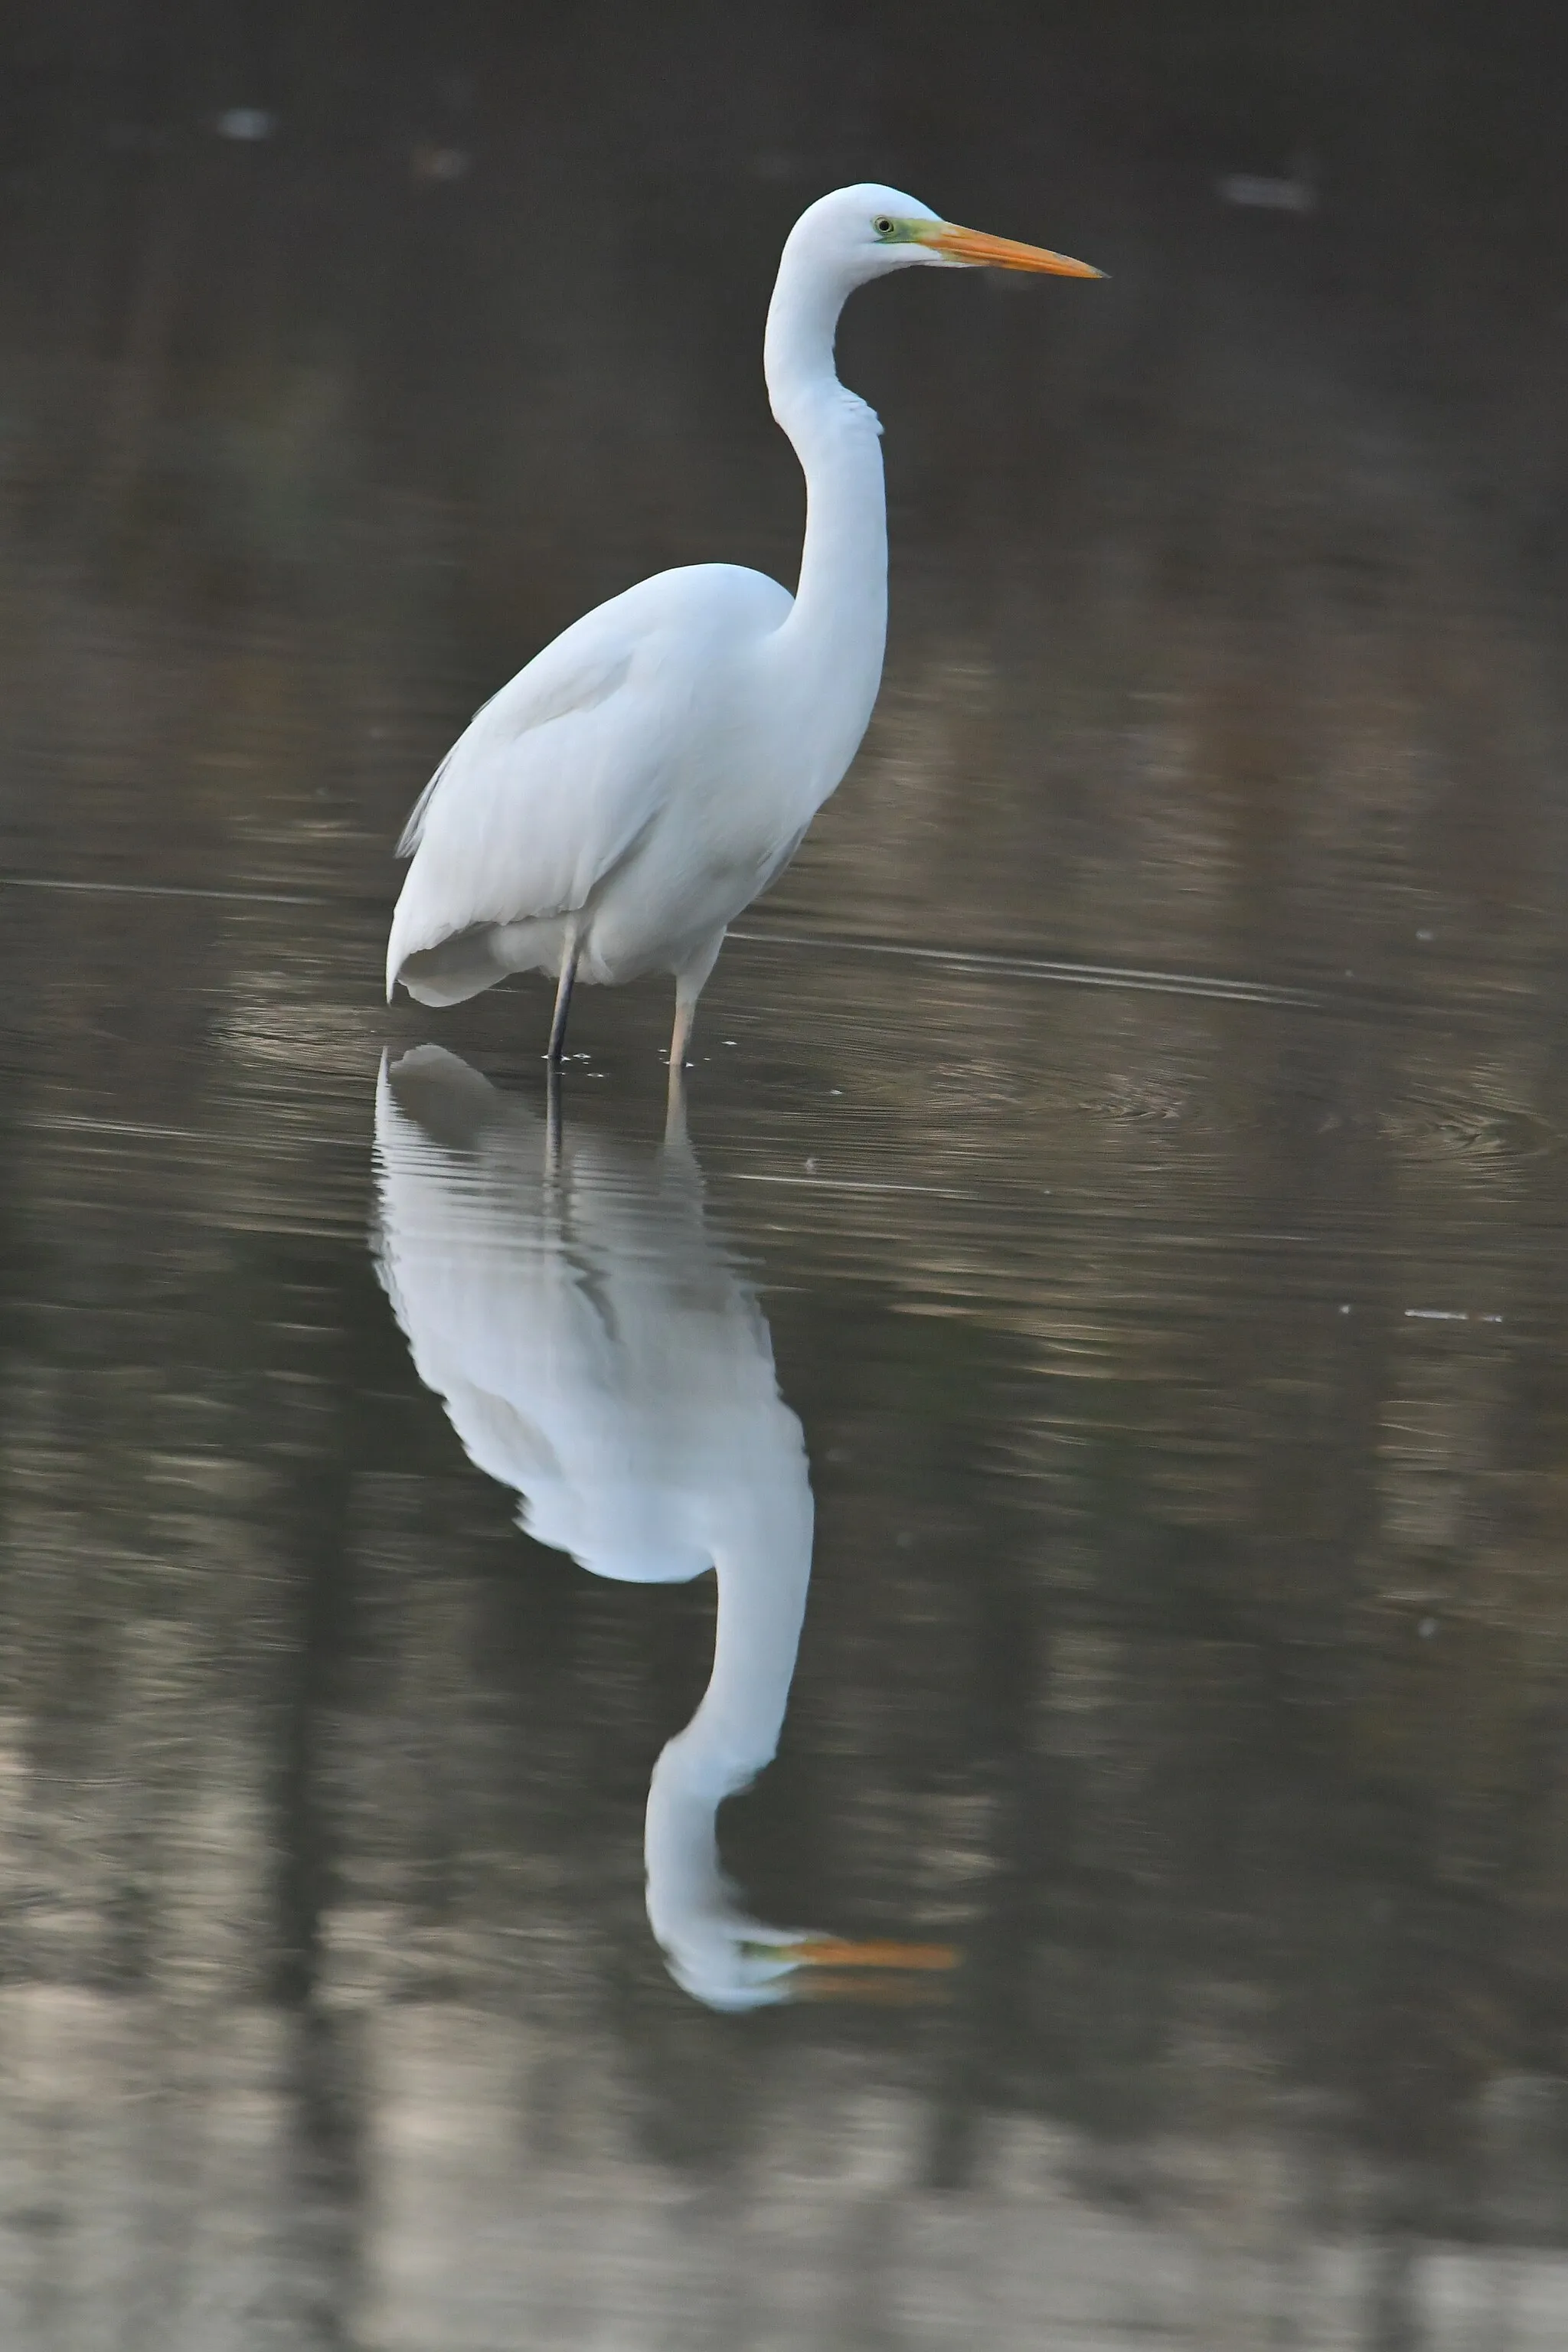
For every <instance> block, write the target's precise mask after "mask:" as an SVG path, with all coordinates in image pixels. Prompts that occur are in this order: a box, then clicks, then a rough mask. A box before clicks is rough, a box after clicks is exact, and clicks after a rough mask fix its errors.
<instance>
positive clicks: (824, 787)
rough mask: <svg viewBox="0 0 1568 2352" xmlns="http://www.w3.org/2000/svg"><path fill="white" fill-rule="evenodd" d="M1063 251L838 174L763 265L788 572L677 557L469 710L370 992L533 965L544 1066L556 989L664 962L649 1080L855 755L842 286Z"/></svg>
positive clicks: (874, 444) (873, 550) (871, 444)
mask: <svg viewBox="0 0 1568 2352" xmlns="http://www.w3.org/2000/svg"><path fill="white" fill-rule="evenodd" d="M981 261H994V262H997V263H1000V264H1001V265H1002V266H1004V267H1007V268H1025V269H1037V270H1051V271H1055V272H1057V273H1058V274H1064V275H1069V276H1078V277H1095V276H1098V275H1099V272H1098V271H1094V270H1090V269H1089V268H1086V267H1085V266H1084V265H1083V264H1082V263H1080V262H1070V261H1067V260H1065V259H1063V258H1062V257H1061V256H1059V255H1056V254H1049V253H1046V252H1043V251H1042V250H1040V249H1039V248H1037V247H1032V246H1019V245H1012V244H1009V243H1007V242H1006V241H1005V240H1003V239H1001V238H995V237H987V236H981V235H980V234H979V233H977V232H975V231H973V230H968V229H960V228H956V227H953V226H952V225H951V224H949V223H946V222H943V221H942V220H940V219H939V218H938V216H937V215H935V214H934V213H932V212H931V211H930V209H929V208H928V207H927V206H925V205H920V204H917V203H916V202H915V201H914V199H913V198H912V197H910V196H905V195H900V194H899V193H898V192H897V191H896V190H895V189H891V188H884V187H879V186H874V185H864V186H860V187H854V188H841V189H839V190H838V191H837V193H836V194H833V195H829V196H824V197H823V198H821V200H820V201H819V202H818V203H816V204H815V205H812V206H811V207H810V209H809V210H808V211H807V212H805V214H803V215H802V216H801V218H800V219H799V220H798V221H797V222H796V223H795V227H794V229H793V230H792V231H791V233H790V236H789V238H788V240H787V242H786V244H785V246H784V255H783V258H782V260H781V262H780V265H779V275H778V281H777V284H776V286H775V288H774V290H773V301H772V304H771V306H770V308H769V312H768V327H767V338H766V348H765V362H766V374H767V383H768V392H769V396H770V398H771V400H772V403H773V414H774V415H775V417H776V418H777V419H778V422H779V424H780V425H782V426H783V428H784V431H785V433H787V434H788V436H789V437H790V440H791V441H792V443H793V444H794V446H795V450H796V453H797V454H798V456H799V457H800V460H801V464H802V467H803V468H804V471H805V478H806V491H807V509H806V530H805V547H804V550H803V553H802V558H801V571H800V580H799V583H798V586H797V588H796V592H795V595H794V596H793V597H792V596H791V595H790V594H789V593H788V592H787V591H786V590H785V589H784V588H782V587H780V586H779V584H778V583H777V582H776V581H773V580H770V579H768V578H766V577H765V576H764V575H763V573H761V572H749V571H746V570H743V569H742V568H740V567H739V566H736V565H733V564H719V563H713V564H698V565H694V566H692V567H690V568H689V569H686V570H682V571H677V572H660V573H658V575H657V576H656V577H655V578H654V579H651V580H646V581H644V582H642V583H640V584H639V585H638V586H637V587H635V588H631V589H628V590H627V591H626V593H625V594H624V595H620V596H616V597H613V598H612V599H611V600H610V602H609V603H608V604H601V605H600V606H599V607H598V608H597V610H596V611H595V612H592V613H589V614H586V615H585V616H584V618H583V619H582V620H580V621H577V622H574V624H573V625H572V626H571V627H570V628H569V629H567V630H565V631H564V632H563V635H561V636H559V637H557V638H556V639H555V641H554V643H553V644H552V645H550V646H546V647H545V649H544V651H543V652H542V653H541V654H539V655H537V656H535V658H534V659H533V660H532V661H531V662H530V663H529V665H528V667H527V668H526V669H523V670H521V671H520V673H519V674H518V676H517V677H514V678H513V679H512V681H511V683H510V685H509V686H505V687H503V688H501V690H500V693H499V694H498V695H496V696H495V697H494V698H493V699H492V700H491V701H489V702H488V703H486V704H485V706H484V708H483V709H481V710H480V711H479V712H478V714H477V715H476V716H475V718H474V719H473V720H472V722H471V723H470V725H469V726H468V729H467V730H466V732H465V733H464V734H463V735H461V736H460V737H459V738H458V741H457V742H456V743H455V744H454V745H453V747H452V750H451V751H449V752H448V753H447V757H446V759H445V760H444V761H442V763H441V765H440V767H439V768H438V769H437V772H436V774H435V775H434V776H433V777H432V778H431V780H430V782H429V784H428V785H427V786H426V790H425V793H424V794H423V795H422V797H421V799H420V801H419V803H418V804H417V805H416V808H415V811H414V814H413V815H412V817H411V818H410V820H409V823H408V826H407V828H406V831H405V835H404V838H403V842H402V844H401V845H400V848H401V850H402V851H403V852H404V853H405V854H407V853H412V856H413V863H412V865H411V866H410V868H409V872H408V876H407V878H406V880H405V884H404V887H403V891H402V894H401V896H400V897H399V899H398V902H397V908H396V911H395V915H394V918H393V923H392V934H391V938H390V940H389V941H388V944H387V961H386V987H387V995H388V997H389V998H390V997H391V995H392V992H393V990H394V989H395V986H396V984H397V982H399V981H401V982H403V984H404V986H405V988H406V989H407V990H408V992H409V993H410V994H411V995H412V996H414V997H416V999H417V1000H418V1001H419V1002H420V1003H424V1004H431V1005H447V1004H456V1003H460V1002H461V1001H462V1000H463V999H464V998H465V997H468V996H473V995H476V994H477V993H478V992H479V991H480V990H481V989H486V988H489V987H492V986H493V985H494V984H495V982H497V981H500V980H503V979H505V977H506V976H507V974H508V973H509V972H513V971H546V972H551V973H553V974H555V975H556V977H557V981H558V988H557V996H556V1013H555V1020H554V1023H553V1024H552V1033H551V1043H550V1058H551V1061H552V1064H554V1063H558V1062H559V1060H560V1055H561V1049H562V1045H563V1038H564V1034H565V1024H566V1015H567V1011H568V1008H569V1006H570V1003H571V995H572V988H573V984H574V980H575V979H576V978H578V977H581V978H582V979H584V980H586V981H595V982H620V981H626V980H633V979H636V978H637V977H639V976H640V975H641V974H643V973H645V972H648V971H669V972H673V973H674V975H675V981H676V1021H675V1031H674V1035H673V1038H672V1041H671V1047H670V1066H671V1081H672V1085H673V1083H674V1081H675V1075H676V1073H677V1072H678V1071H679V1068H680V1066H681V1064H682V1061H683V1058H684V1053H685V1047H686V1044H687V1041H688V1038H689V1032H690V1025H691V1019H692V1014H693V1013H694V1011H695V1007H696V1003H697V998H698V995H699V993H700V991H701V988H702V985H703V982H705V981H706V979H707V977H708V974H709V972H710V971H711V970H712V967H713V962H714V959H715V958H716V957H717V955H718V953H719V950H720V947H721V944H722V941H723V938H724V932H725V929H726V927H727V925H728V924H730V923H731V921H732V920H733V919H734V918H735V916H736V915H738V914H739V913H740V912H741V910H742V908H744V907H746V906H749V905H750V903H751V901H752V899H753V898H756V897H757V895H758V894H759V892H761V891H763V890H765V889H766V888H767V887H768V885H769V884H770V883H771V882H772V881H773V879H774V877H776V876H777V875H778V874H779V873H780V872H782V870H783V868H784V866H786V865H787V864H788V862H789V860H790V858H791V857H792V856H793V855H794V853H795V848H796V846H797V845H798V844H799V842H800V840H801V837H802V835H804V833H805V829H806V827H807V826H808V825H809V824H810V823H811V820H812V818H813V816H814V815H815V814H816V811H817V810H818V809H819V808H820V807H821V805H822V803H823V802H824V801H825V800H826V798H827V797H828V795H829V793H832V792H833V791H834V789H835V788H836V786H837V783H838V782H839V780H840V778H841V777H842V776H843V774H844V772H845V771H846V769H847V767H848V765H849V762H850V761H851V760H852V759H853V758H854V756H855V752H856V750H857V748H858V745H859V742H860V739H861V737H862V735H863V734H864V732H865V730H866V724H867V721H868V719H869V718H870V715H871V709H872V706H873V704H874V702H875V700H876V697H877V688H878V686H879V681H880V677H881V669H882V653H883V645H884V640H885V636H886V627H887V570H888V562H887V526H886V512H885V501H884V497H883V487H882V463H881V452H880V448H879V431H880V427H879V425H878V422H877V419H876V417H875V416H874V415H872V413H871V411H870V410H869V409H868V407H867V406H866V405H865V403H864V402H863V401H860V400H858V399H857V398H856V396H855V395H854V394H853V393H850V392H847V391H846V390H845V388H844V386H843V385H842V384H841V383H839V381H838V378H837V374H836V373H835V371H834V364H833V342H834V332H835V329H836V326H837V319H838V313H839V311H840V310H841V309H842V307H843V304H844V302H845V300H846V299H847V296H848V295H849V294H850V292H852V290H853V289H855V288H856V287H857V286H858V285H861V284H863V283H864V282H865V281H866V280H867V279H868V278H876V277H880V276H882V275H884V274H885V273H887V272H888V271H889V270H893V269H899V268H907V267H909V266H910V265H911V264H915V263H925V264H939V265H942V266H944V267H952V266H954V265H959V266H962V265H965V264H969V263H973V262H981Z"/></svg>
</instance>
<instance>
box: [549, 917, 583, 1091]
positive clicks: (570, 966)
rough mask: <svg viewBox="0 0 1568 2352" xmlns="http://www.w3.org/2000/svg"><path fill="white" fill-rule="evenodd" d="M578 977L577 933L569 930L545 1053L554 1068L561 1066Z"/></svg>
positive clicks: (562, 952)
mask: <svg viewBox="0 0 1568 2352" xmlns="http://www.w3.org/2000/svg"><path fill="white" fill-rule="evenodd" d="M576 977H577V934H576V932H575V931H568V932H567V934H566V944H565V946H564V947H563V949H562V950H561V978H560V980H559V982H557V983H556V989H555V1018H554V1020H553V1021H552V1023H551V1024H550V1051H549V1052H548V1053H547V1054H546V1055H545V1057H544V1058H545V1060H546V1061H547V1062H548V1063H549V1065H550V1066H551V1068H552V1070H559V1068H560V1067H561V1053H562V1048H563V1046H564V1045H565V1043H566V1016H567V1014H568V1013H570V1012H571V1010H572V983H573V982H574V980H575V979H576Z"/></svg>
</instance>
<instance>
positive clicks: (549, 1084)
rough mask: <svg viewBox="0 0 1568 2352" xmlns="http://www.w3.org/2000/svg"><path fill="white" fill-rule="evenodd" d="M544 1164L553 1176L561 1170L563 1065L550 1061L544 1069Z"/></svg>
mask: <svg viewBox="0 0 1568 2352" xmlns="http://www.w3.org/2000/svg"><path fill="white" fill-rule="evenodd" d="M544 1165H545V1168H546V1171H548V1173H549V1174H550V1175H551V1176H552V1177H555V1176H558V1175H559V1174H560V1172H561V1065H560V1063H559V1062H550V1063H547V1064H546V1066H545V1071H544Z"/></svg>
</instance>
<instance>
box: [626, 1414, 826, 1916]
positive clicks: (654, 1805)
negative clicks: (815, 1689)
mask: <svg viewBox="0 0 1568 2352" xmlns="http://www.w3.org/2000/svg"><path fill="white" fill-rule="evenodd" d="M780 1411H781V1413H782V1412H783V1411H784V1408H783V1407H781V1408H780ZM792 1418H793V1416H792ZM797 1427H798V1425H797ZM789 1467H790V1472H791V1473H792V1474H793V1475H786V1477H784V1478H782V1479H779V1480H778V1481H777V1482H776V1483H774V1482H768V1483H762V1484H760V1487H759V1490H757V1491H755V1492H753V1494H752V1496H748V1497H747V1498H746V1500H745V1503H744V1505H743V1506H742V1516H743V1517H744V1518H745V1519H746V1520H748V1521H749V1522H750V1524H749V1525H741V1526H737V1525H735V1524H733V1523H731V1527H730V1528H729V1529H728V1530H727V1533H728V1534H729V1535H730V1537H731V1543H727V1544H726V1546H725V1548H724V1550H723V1552H722V1553H721V1557H720V1559H719V1564H718V1578H719V1617H718V1624H717V1627H716V1629H715V1633H714V1642H713V1672H712V1675H711V1676H710V1679H709V1684H708V1688H707V1690H706V1691H705V1692H704V1694H703V1697H702V1703H701V1705H700V1706H699V1708H698V1710H697V1712H696V1714H695V1715H694V1716H693V1717H692V1718H691V1720H690V1722H689V1724H688V1725H687V1727H686V1728H685V1730H684V1731H680V1732H677V1734H676V1736H675V1738H673V1739H671V1740H670V1741H669V1743H668V1746H667V1747H666V1748H665V1749H664V1751H663V1753H662V1754H661V1756H660V1757H659V1759H658V1763H657V1764H656V1765H655V1766H654V1770H653V1780H652V1782H651V1784H650V1786H649V1789H648V1797H647V1823H646V1828H645V1833H644V1854H645V1859H646V1862H647V1912H648V1920H649V1924H650V1925H651V1927H652V1928H653V1931H654V1934H655V1935H656V1936H657V1937H658V1940H659V1942H660V1943H661V1944H662V1945H663V1946H664V1947H665V1948H666V1949H667V1950H677V1949H679V1948H682V1947H683V1946H687V1945H689V1943H690V1941H691V1939H692V1937H694V1936H696V1937H698V1938H700V1937H701V1936H702V1933H703V1930H704V1927H717V1926H718V1925H719V1924H720V1923H721V1921H724V1920H727V1919H729V1918H731V1916H732V1915H733V1906H732V1903H731V1898H730V1896H729V1895H728V1894H727V1891H726V1889H725V1886H724V1882H723V1877H722V1874H721V1871H720V1868H719V1848H718V1836H717V1830H716V1822H715V1817H716V1815H717V1813H718V1811H719V1807H720V1806H721V1804H722V1802H723V1801H724V1799H725V1798H726V1797H730V1796H733V1795H734V1794H735V1793H736V1791H737V1790H741V1789H743V1788H745V1787H746V1786H747V1784H748V1782H750V1781H751V1780H754V1779H755V1777H756V1775H757V1774H758V1773H759V1772H760V1771H761V1770H762V1769H763V1765H764V1764H767V1763H769V1762H770V1761H771V1760H772V1758H773V1751H774V1749H775V1748H777V1746H778V1741H779V1732H780V1730H781V1728H782V1727H783V1724H784V1708H785V1706H787V1704H788V1701H789V1686H790V1681H791V1678H792V1676H793V1675H794V1673H795V1652H796V1650H797V1649H798V1648H799V1646H800V1629H801V1624H802V1622H803V1620H804V1618H805V1595H806V1588H807V1586H808V1584H809V1583H810V1580H811V1535H812V1501H811V1488H810V1485H809V1483H808V1480H807V1476H806V1469H805V1454H804V1452H802V1453H800V1454H799V1455H798V1457H797V1465H789ZM731 1544H732V1548H731Z"/></svg>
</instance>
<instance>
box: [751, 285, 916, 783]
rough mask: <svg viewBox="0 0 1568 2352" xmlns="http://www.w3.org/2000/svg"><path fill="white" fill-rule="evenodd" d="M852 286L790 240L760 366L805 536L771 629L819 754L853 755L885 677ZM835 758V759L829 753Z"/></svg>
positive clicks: (867, 422) (881, 586) (875, 509)
mask: <svg viewBox="0 0 1568 2352" xmlns="http://www.w3.org/2000/svg"><path fill="white" fill-rule="evenodd" d="M847 291H848V289H847V287H846V286H845V285H844V284H843V283H842V281H841V280H840V279H838V278H836V277H835V276H833V275H831V274H829V273H828V272H827V271H826V270H825V269H824V268H823V267H822V265H821V264H820V262H818V261H816V259H814V257H813V256H812V254H811V252H810V250H809V248H806V249H804V250H803V249H801V248H799V247H796V246H795V243H794V240H793V239H792V240H791V242H790V243H789V244H787V245H786V246H785V247H784V258H783V260H782V262H781V263H780V265H779V275H778V283H777V284H776V285H775V287H774V288H773V301H772V303H771V304H770V305H769V308H768V327H767V336H766V340H765V342H764V344H763V364H764V368H765V372H766V375H767V383H768V397H769V399H770V401H771V402H772V404H773V415H774V416H775V417H776V418H777V419H778V422H779V424H780V425H782V426H783V428H784V432H785V433H786V434H787V435H788V436H789V438H790V440H791V442H792V443H793V445H794V447H795V455H796V457H798V458H799V459H800V462H801V467H802V470H803V471H804V473H805V546H804V548H803V549H802V551H801V560H800V583H799V585H798V587H797V588H796V590H795V610H794V612H793V613H792V614H790V617H789V619H788V620H787V621H786V622H785V623H784V626H783V628H782V629H781V630H780V631H779V632H778V643H779V646H780V649H781V651H783V652H784V653H785V654H786V656H788V657H790V658H792V659H795V660H796V661H798V662H800V663H801V665H802V667H803V671H804V672H805V674H806V675H808V676H809V679H810V684H811V690H812V695H813V698H814V709H813V712H812V719H813V722H814V726H815V725H820V726H821V728H822V730H823V740H824V746H825V751H826V749H827V744H828V739H829V738H831V747H832V754H833V756H837V755H838V754H839V753H840V752H841V754H842V764H841V765H840V767H839V769H838V772H837V774H835V775H833V776H832V777H831V779H830V780H829V781H827V782H826V786H825V791H826V792H830V791H831V790H832V789H833V786H834V785H835V784H837V782H838V776H839V775H840V774H842V772H843V769H844V768H845V767H847V765H848V763H849V761H850V760H851V759H852V758H853V757H854V754H855V750H856V747H857V745H858V743H859V740H860V737H861V736H862V734H863V733H864V732H865V729H866V722H867V720H868V719H869V717H870V715H871V706H872V704H873V703H874V702H875V700H876V698H877V688H878V686H879V683H880V681H881V676H882V654H883V649H884V647H885V646H886V643H887V635H888V505H887V494H886V491H885V488H884V486H883V480H882V449H881V426H880V425H879V423H878V421H877V418H876V415H875V414H874V412H873V411H872V410H871V409H869V408H868V407H867V405H866V404H865V402H864V401H863V400H860V399H858V398H857V396H856V395H855V394H854V393H852V392H849V391H847V389H846V388H845V386H844V385H843V384H841V383H839V381H838V376H837V371H836V370H835V367H834V364H833V339H834V334H835V331H836V330H837V324H838V314H839V312H840V310H842V309H843V307H844V301H845V297H846V294H847ZM829 764H831V759H830V760H829Z"/></svg>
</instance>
